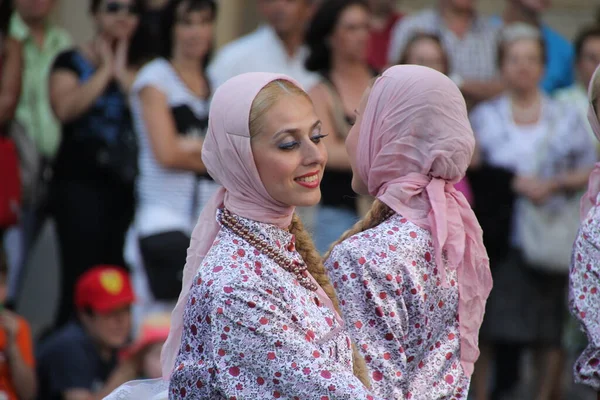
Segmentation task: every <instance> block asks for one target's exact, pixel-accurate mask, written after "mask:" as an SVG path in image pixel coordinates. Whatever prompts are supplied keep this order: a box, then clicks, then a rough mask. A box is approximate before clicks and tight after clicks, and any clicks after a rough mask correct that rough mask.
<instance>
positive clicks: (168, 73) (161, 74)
mask: <svg viewBox="0 0 600 400" xmlns="http://www.w3.org/2000/svg"><path fill="white" fill-rule="evenodd" d="M172 74H173V72H172V67H171V64H169V62H168V61H167V60H165V59H164V58H157V59H154V60H152V61H150V62H148V63H146V64H145V65H144V66H143V67H142V68H141V69H140V71H139V72H138V73H137V76H136V78H135V82H134V84H133V89H132V90H133V91H138V90H141V89H143V88H144V87H145V86H148V85H156V86H158V88H159V89H160V90H161V91H164V90H166V89H168V88H169V87H170V86H171V83H172Z"/></svg>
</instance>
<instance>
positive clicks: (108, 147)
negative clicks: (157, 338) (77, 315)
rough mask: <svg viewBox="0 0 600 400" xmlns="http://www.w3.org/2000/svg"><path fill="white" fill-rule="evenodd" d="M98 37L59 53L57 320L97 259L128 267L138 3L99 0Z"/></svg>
mask: <svg viewBox="0 0 600 400" xmlns="http://www.w3.org/2000/svg"><path fill="white" fill-rule="evenodd" d="M91 13H92V15H93V17H94V21H95V24H96V36H95V37H94V38H93V40H92V41H90V42H87V43H85V44H84V45H83V46H81V47H77V48H73V49H71V50H67V51H65V52H63V53H61V54H60V55H59V56H58V57H57V59H56V61H55V62H54V65H53V66H52V73H51V76H50V100H51V103H52V107H53V109H54V112H55V113H56V116H57V117H58V119H59V120H60V121H61V122H62V128H63V140H62V144H61V147H60V151H59V153H58V155H57V157H56V161H55V165H54V180H53V182H52V188H51V202H52V211H53V214H54V218H55V221H56V227H57V233H58V237H59V242H60V256H61V261H62V273H61V281H60V284H61V286H60V287H61V291H60V303H59V312H58V316H57V320H56V326H57V327H58V326H61V325H63V324H65V323H66V322H67V321H68V320H69V318H70V316H71V313H72V311H73V307H72V299H73V295H72V293H73V286H74V284H75V281H76V279H77V278H78V277H79V276H80V275H81V274H82V273H84V272H85V271H86V270H88V269H89V268H91V267H92V266H93V265H96V264H114V265H119V266H125V261H124V259H123V245H124V241H125V233H126V231H127V229H128V228H129V225H130V223H131V221H132V219H133V214H134V179H135V176H136V169H137V149H136V139H135V134H134V132H133V129H132V126H131V117H130V114H129V109H128V107H127V98H126V93H128V92H129V89H130V87H131V84H132V82H133V78H134V74H135V72H134V71H133V70H132V69H131V68H130V66H129V64H128V59H127V53H128V43H129V39H130V37H131V35H132V34H133V33H134V31H135V28H136V26H137V23H138V2H137V1H134V0H93V1H92V2H91Z"/></svg>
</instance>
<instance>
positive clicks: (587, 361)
mask: <svg viewBox="0 0 600 400" xmlns="http://www.w3.org/2000/svg"><path fill="white" fill-rule="evenodd" d="M599 199H600V197H599ZM599 287H600V207H594V208H592V209H591V210H590V212H589V213H588V215H587V219H586V220H585V221H583V223H582V225H581V229H580V230H579V234H578V235H577V239H576V240H575V245H574V247H573V257H572V262H571V269H570V273H569V309H570V310H571V314H573V316H574V317H575V318H577V319H578V320H579V323H580V325H581V328H582V330H583V331H584V332H585V334H586V335H587V338H588V345H587V347H586V348H585V350H584V351H583V353H582V354H581V355H580V356H579V358H578V359H577V361H576V362H575V365H574V367H573V374H574V376H575V382H576V383H580V384H584V385H587V386H590V387H592V388H593V389H594V390H596V391H600V361H599V360H600V293H599V291H598V288H599Z"/></svg>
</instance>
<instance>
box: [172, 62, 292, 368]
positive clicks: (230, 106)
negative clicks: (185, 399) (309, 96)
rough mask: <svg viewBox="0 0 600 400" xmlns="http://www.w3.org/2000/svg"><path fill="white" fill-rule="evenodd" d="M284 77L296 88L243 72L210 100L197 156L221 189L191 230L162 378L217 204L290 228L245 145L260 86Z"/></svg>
mask: <svg viewBox="0 0 600 400" xmlns="http://www.w3.org/2000/svg"><path fill="white" fill-rule="evenodd" d="M278 79H283V80H287V81H290V82H292V83H293V84H295V85H296V86H298V87H301V86H300V85H299V84H298V83H297V82H296V81H294V80H293V79H291V78H289V77H287V76H285V75H279V74H270V73H247V74H242V75H238V76H236V77H235V78H232V79H230V80H228V81H227V82H225V83H224V84H223V85H222V86H220V87H219V88H218V89H217V91H216V92H215V95H214V97H213V100H212V104H211V107H210V113H209V120H208V133H207V135H206V139H205V140H204V146H203V148H202V161H203V162H204V165H206V169H207V170H208V172H209V174H210V176H212V177H213V179H214V180H215V181H217V182H218V183H219V184H221V185H222V188H220V189H219V191H218V192H217V193H216V194H215V195H214V196H213V198H212V199H211V201H210V202H209V203H208V204H206V206H205V207H204V209H203V210H202V213H201V214H200V217H199V219H198V223H197V224H196V227H195V228H194V232H193V233H192V239H191V242H190V247H189V248H188V251H187V259H186V263H185V267H184V269H183V285H182V289H181V294H180V295H179V299H178V300H177V305H176V306H175V309H174V310H173V314H172V315H171V329H170V333H169V337H168V339H167V341H166V343H165V345H164V347H163V349H162V354H161V363H162V374H163V378H164V379H169V377H170V376H171V372H172V371H173V368H174V366H175V360H176V358H177V353H178V352H179V346H180V344H181V335H182V332H183V311H184V309H185V306H186V304H187V300H188V296H189V291H190V289H191V286H192V280H193V279H194V277H195V276H196V273H197V272H198V269H199V268H200V265H201V263H202V259H203V258H204V256H205V255H206V253H207V252H208V251H209V249H210V248H211V246H212V245H213V242H214V240H215V238H216V236H217V234H218V233H219V229H220V226H219V224H218V223H217V221H216V212H217V209H218V208H220V207H222V206H223V205H225V207H227V208H228V209H229V210H230V211H231V212H233V213H235V214H237V215H240V216H242V217H245V218H249V219H252V220H255V221H260V222H264V223H269V224H273V225H277V226H279V227H281V228H287V227H289V225H290V223H291V221H292V216H293V213H294V207H290V206H288V205H285V204H282V203H280V202H277V201H275V200H274V199H273V198H272V197H271V196H270V195H269V194H268V193H267V190H266V189H265V187H264V185H263V183H262V181H261V179H260V176H259V174H258V170H257V168H256V165H255V163H254V157H253V155H252V148H251V147H250V128H249V122H250V108H251V107H252V102H253V101H254V98H255V97H256V95H257V94H258V93H259V92H260V90H261V89H262V88H263V87H265V86H266V85H267V84H268V83H270V82H272V81H274V80H278Z"/></svg>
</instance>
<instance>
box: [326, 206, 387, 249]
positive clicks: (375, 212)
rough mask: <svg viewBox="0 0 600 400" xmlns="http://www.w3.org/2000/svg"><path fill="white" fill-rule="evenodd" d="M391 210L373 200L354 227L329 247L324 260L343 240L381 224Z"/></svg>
mask: <svg viewBox="0 0 600 400" xmlns="http://www.w3.org/2000/svg"><path fill="white" fill-rule="evenodd" d="M391 211H392V209H391V208H390V207H388V205H387V204H385V203H384V202H382V201H381V200H378V199H375V201H373V205H372V206H371V209H370V210H369V212H367V214H366V215H365V216H364V217H363V218H362V219H361V220H360V221H358V222H357V223H356V224H354V226H353V227H352V228H350V229H348V230H347V231H346V232H344V234H343V235H342V236H341V237H340V238H339V239H338V240H337V241H336V242H335V243H333V244H332V245H331V247H330V248H329V251H327V253H326V254H325V259H328V258H329V256H330V255H331V251H332V250H333V248H334V247H335V246H337V245H338V244H340V243H342V242H343V241H344V240H346V239H348V238H349V237H351V236H354V235H356V234H357V233H361V232H364V231H366V230H367V229H371V228H374V227H376V226H377V225H379V224H381V223H382V222H383V221H385V220H386V218H387V217H388V216H389V215H390V212H391Z"/></svg>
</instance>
